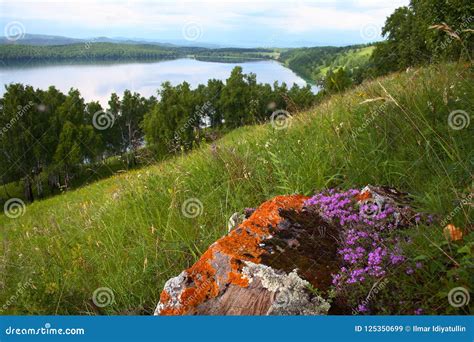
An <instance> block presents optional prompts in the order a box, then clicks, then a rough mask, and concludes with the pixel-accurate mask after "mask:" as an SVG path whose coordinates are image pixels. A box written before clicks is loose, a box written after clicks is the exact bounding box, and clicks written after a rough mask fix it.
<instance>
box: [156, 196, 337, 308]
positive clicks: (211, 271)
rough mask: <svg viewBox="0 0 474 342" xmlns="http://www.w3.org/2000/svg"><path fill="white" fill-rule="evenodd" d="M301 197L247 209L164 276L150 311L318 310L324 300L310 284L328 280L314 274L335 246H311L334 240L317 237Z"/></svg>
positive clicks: (280, 198) (320, 224)
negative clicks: (184, 265) (189, 262)
mask: <svg viewBox="0 0 474 342" xmlns="http://www.w3.org/2000/svg"><path fill="white" fill-rule="evenodd" d="M307 199H308V197H305V196H301V195H292V196H278V197H276V198H274V199H272V200H269V201H267V202H265V203H263V204H262V205H261V206H260V207H259V208H258V209H256V210H255V211H252V210H248V213H249V214H250V216H249V217H248V218H247V219H245V220H244V221H243V222H242V223H240V224H239V225H238V226H237V227H236V228H234V229H233V230H231V231H230V232H229V233H228V234H227V235H226V236H224V237H223V238H221V239H219V240H217V241H216V242H215V243H214V244H212V245H211V246H210V247H209V249H208V250H207V251H206V252H205V253H204V254H203V255H202V257H201V258H200V259H199V260H198V261H197V262H196V263H195V264H194V265H193V266H191V267H190V268H189V269H187V270H185V271H183V272H182V273H181V274H180V275H178V276H177V277H175V278H172V279H170V280H168V282H167V283H166V285H165V288H164V290H163V292H162V293H161V296H160V302H159V304H158V306H157V308H156V310H155V314H157V315H185V314H186V315H190V314H194V315H268V314H273V315H276V314H289V313H291V314H325V313H326V312H327V310H328V309H329V304H328V302H327V301H325V300H324V299H323V298H321V297H319V296H316V295H314V294H313V293H312V292H311V291H310V286H311V285H312V286H315V285H316V286H321V287H324V286H328V285H329V278H327V277H326V276H321V277H319V276H318V273H319V271H321V270H323V271H324V274H328V268H331V266H332V265H333V264H334V261H333V260H334V259H335V248H332V247H331V248H332V249H333V250H332V251H331V252H328V251H326V250H323V249H320V250H319V251H318V248H317V246H318V245H320V247H323V245H324V241H326V245H327V246H328V247H329V246H335V244H334V241H333V238H332V237H331V236H330V235H327V236H321V234H320V230H318V228H321V227H323V226H326V224H325V223H324V222H323V221H322V220H320V219H319V216H318V215H315V214H307V215H304V214H301V213H302V211H303V205H304V201H305V200H307ZM304 239H310V240H311V239H313V240H321V241H320V242H319V243H318V242H315V243H311V244H308V243H307V242H306V241H304ZM328 241H330V243H327V242H328ZM331 248H329V249H331ZM310 249H311V250H310ZM321 252H322V253H321ZM329 259H332V260H329ZM301 275H305V276H304V278H303V277H302V276H301ZM250 303H251V304H250Z"/></svg>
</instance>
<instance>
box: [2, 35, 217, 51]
mask: <svg viewBox="0 0 474 342" xmlns="http://www.w3.org/2000/svg"><path fill="white" fill-rule="evenodd" d="M77 43H113V44H131V45H143V44H149V45H157V46H163V47H180V46H184V47H191V46H192V47H205V48H209V49H210V48H219V47H220V46H219V45H216V44H208V43H200V42H195V41H187V40H176V41H164V42H160V41H156V40H153V39H141V38H134V39H130V38H124V37H114V38H110V37H91V38H70V37H63V36H52V35H45V34H30V33H27V34H25V36H24V37H22V38H21V39H18V40H14V41H12V40H9V39H7V37H0V44H10V45H34V46H52V45H71V44H77Z"/></svg>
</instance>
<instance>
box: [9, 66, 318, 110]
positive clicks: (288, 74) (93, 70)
mask: <svg viewBox="0 0 474 342" xmlns="http://www.w3.org/2000/svg"><path fill="white" fill-rule="evenodd" d="M236 65H240V66H242V68H243V71H244V73H250V72H253V73H255V74H256V75H257V81H258V82H260V83H270V84H273V82H274V81H279V82H286V83H287V84H288V85H289V86H291V85H292V84H293V83H296V84H298V85H300V86H302V85H305V84H306V82H305V81H304V80H303V79H302V78H301V77H299V76H298V75H296V74H295V73H294V72H293V71H291V70H290V69H288V68H285V67H284V66H282V65H281V64H279V63H278V62H276V61H258V62H245V63H215V62H202V61H197V60H194V59H176V60H171V61H161V62H148V63H146V62H140V63H126V64H66V65H58V64H52V65H51V64H50V65H35V66H29V67H24V66H22V67H19V66H11V67H2V68H0V80H1V82H2V87H1V89H0V94H3V93H4V92H5V89H4V86H3V85H5V84H9V83H17V82H19V83H23V84H29V85H32V86H34V87H35V88H41V89H47V88H48V87H49V86H50V85H54V86H56V88H58V89H60V90H61V91H63V92H67V91H69V89H70V88H71V87H73V88H77V89H79V91H80V92H81V94H82V96H83V97H84V98H85V100H86V101H93V100H96V101H100V103H101V104H102V105H106V104H107V101H108V99H109V98H110V94H111V93H112V92H116V93H118V94H122V93H123V91H124V90H125V89H129V90H132V91H136V92H138V93H140V94H142V95H143V96H147V97H148V96H151V95H156V90H157V89H158V88H160V86H161V84H162V83H163V82H165V81H170V82H171V83H172V84H173V85H177V84H179V83H182V82H183V81H187V82H188V83H190V84H191V86H192V87H196V86H197V85H198V84H205V83H207V80H208V79H211V78H216V79H221V80H225V79H226V78H228V77H229V75H230V72H231V70H232V69H233V68H234V67H235V66H236ZM316 90H317V88H316V87H313V91H316Z"/></svg>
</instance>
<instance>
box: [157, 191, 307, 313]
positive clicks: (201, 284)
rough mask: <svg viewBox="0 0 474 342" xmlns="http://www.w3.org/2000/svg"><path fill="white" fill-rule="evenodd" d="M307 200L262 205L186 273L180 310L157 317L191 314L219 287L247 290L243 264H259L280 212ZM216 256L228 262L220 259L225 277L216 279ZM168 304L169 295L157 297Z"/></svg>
mask: <svg viewBox="0 0 474 342" xmlns="http://www.w3.org/2000/svg"><path fill="white" fill-rule="evenodd" d="M307 199H308V197H306V196H302V195H291V196H278V197H275V198H274V199H272V200H269V201H267V202H265V203H263V204H262V205H261V206H260V207H259V208H258V209H257V210H255V212H254V213H253V214H252V215H251V216H250V217H249V218H248V219H247V220H245V221H244V222H243V223H242V224H240V225H239V226H238V227H237V228H236V229H234V230H233V231H231V232H230V233H229V234H227V235H226V236H224V237H222V238H221V239H219V240H217V241H216V242H215V243H214V244H213V245H211V246H210V247H209V249H208V250H207V251H206V252H205V253H204V254H203V255H202V256H201V258H200V259H199V260H198V261H197V262H196V263H195V264H194V265H193V266H191V267H190V268H188V269H187V270H186V273H187V275H188V281H189V284H191V285H189V286H188V287H187V288H186V289H184V290H183V291H182V293H181V295H180V298H179V302H180V306H178V307H168V306H166V305H165V307H164V308H163V309H162V310H161V311H160V315H182V314H187V313H192V311H193V309H194V308H195V307H196V306H197V305H199V304H201V303H203V302H204V301H205V300H207V299H210V298H214V297H216V296H217V295H218V294H219V287H224V286H226V285H228V284H234V285H238V286H241V287H246V286H248V279H246V278H245V277H244V276H243V275H242V274H241V267H242V264H243V261H252V262H254V263H260V257H261V256H262V254H263V253H264V252H265V251H264V249H263V248H261V247H260V246H259V244H260V243H261V241H262V240H263V239H265V238H268V237H269V236H270V228H271V227H275V226H276V225H277V224H278V223H279V222H280V221H281V220H282V218H281V217H280V215H279V210H280V209H295V210H300V209H301V208H302V207H303V203H304V202H305V201H306V200H307ZM216 255H222V256H225V257H226V258H227V259H222V260H228V261H227V262H228V263H229V265H227V266H228V267H226V268H228V269H229V272H227V274H225V275H220V276H217V274H216V273H217V271H216V269H215V268H214V266H213V265H212V262H213V261H215V256H216ZM221 266H224V265H221ZM188 281H187V283H188ZM169 300H170V298H169V294H167V293H166V291H163V293H162V294H161V297H160V301H161V303H162V304H166V303H167V302H169Z"/></svg>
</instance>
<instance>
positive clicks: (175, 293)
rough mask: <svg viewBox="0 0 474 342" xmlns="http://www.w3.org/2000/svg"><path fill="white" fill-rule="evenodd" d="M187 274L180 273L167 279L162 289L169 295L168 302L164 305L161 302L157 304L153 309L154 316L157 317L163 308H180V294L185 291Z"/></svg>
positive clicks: (184, 272)
mask: <svg viewBox="0 0 474 342" xmlns="http://www.w3.org/2000/svg"><path fill="white" fill-rule="evenodd" d="M187 276H188V274H187V273H186V271H183V272H181V273H180V274H179V275H178V276H176V277H173V278H171V279H169V280H168V281H167V282H166V284H165V287H164V289H163V290H164V291H166V293H167V294H168V295H169V298H170V299H169V301H167V302H166V303H162V302H161V301H160V302H159V303H158V305H157V307H156V309H155V313H154V314H155V315H159V314H160V312H161V311H162V310H163V309H164V308H165V307H172V308H179V307H181V302H180V299H181V294H182V293H183V291H184V289H185V282H186V278H187Z"/></svg>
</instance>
